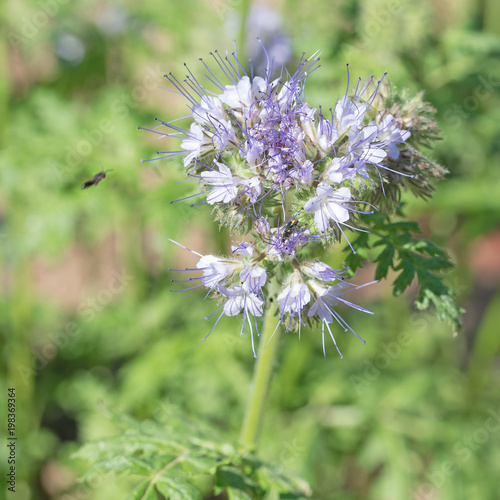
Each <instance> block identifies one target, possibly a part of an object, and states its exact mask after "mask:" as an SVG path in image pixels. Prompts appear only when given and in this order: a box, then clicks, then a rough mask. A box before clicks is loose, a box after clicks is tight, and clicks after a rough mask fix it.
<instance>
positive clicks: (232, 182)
mask: <svg viewBox="0 0 500 500" xmlns="http://www.w3.org/2000/svg"><path fill="white" fill-rule="evenodd" d="M216 165H217V166H218V167H219V171H218V172H217V171H216V170H209V171H208V172H202V173H201V177H202V178H203V180H204V181H205V182H206V183H207V184H208V185H209V186H211V187H212V189H211V190H210V192H209V194H208V196H207V203H208V204H209V205H213V204H214V203H221V202H222V203H229V202H230V201H232V200H234V199H235V198H236V196H238V188H237V185H238V180H237V179H235V178H234V177H233V174H232V173H231V170H229V168H228V167H226V165H224V164H223V163H218V162H217V163H216Z"/></svg>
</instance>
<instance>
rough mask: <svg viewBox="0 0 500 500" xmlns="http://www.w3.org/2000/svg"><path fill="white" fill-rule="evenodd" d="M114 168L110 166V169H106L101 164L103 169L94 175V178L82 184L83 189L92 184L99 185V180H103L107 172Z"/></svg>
mask: <svg viewBox="0 0 500 500" xmlns="http://www.w3.org/2000/svg"><path fill="white" fill-rule="evenodd" d="M112 170H113V169H112V168H110V169H109V170H106V171H104V168H103V166H102V165H101V171H100V172H99V173H97V174H95V175H94V178H93V179H92V180H90V181H87V182H84V183H83V184H82V189H87V188H89V187H91V186H97V184H99V182H101V181H102V180H103V179H105V178H106V173H107V172H111V171H112Z"/></svg>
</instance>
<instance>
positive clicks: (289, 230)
mask: <svg viewBox="0 0 500 500" xmlns="http://www.w3.org/2000/svg"><path fill="white" fill-rule="evenodd" d="M298 224H299V221H298V220H297V219H296V218H295V217H292V218H291V219H290V220H289V221H288V222H287V223H286V226H285V228H284V229H283V234H282V235H281V243H284V242H285V240H287V239H288V238H290V236H292V234H293V232H294V231H295V228H296V227H297V225H298Z"/></svg>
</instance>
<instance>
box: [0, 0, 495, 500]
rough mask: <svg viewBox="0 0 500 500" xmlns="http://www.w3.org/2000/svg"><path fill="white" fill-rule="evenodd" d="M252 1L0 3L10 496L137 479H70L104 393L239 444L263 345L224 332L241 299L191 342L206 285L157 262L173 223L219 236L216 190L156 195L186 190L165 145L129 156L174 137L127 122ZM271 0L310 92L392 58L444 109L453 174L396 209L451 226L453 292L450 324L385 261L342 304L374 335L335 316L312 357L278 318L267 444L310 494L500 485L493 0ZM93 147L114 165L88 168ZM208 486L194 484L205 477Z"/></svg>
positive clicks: (96, 425)
mask: <svg viewBox="0 0 500 500" xmlns="http://www.w3.org/2000/svg"><path fill="white" fill-rule="evenodd" d="M245 5H246V2H243V1H237V0H205V1H202V0H190V1H188V2H160V1H154V0H150V1H149V2H143V3H141V4H137V5H136V4H132V3H130V2H123V1H120V2H115V3H106V2H98V1H93V0H91V1H86V2H83V1H78V2H58V1H57V0H46V1H40V2H35V1H28V0H25V1H22V2H13V1H9V2H5V3H4V4H3V5H2V12H1V17H0V23H1V26H2V33H3V37H2V39H1V41H0V44H1V45H0V64H1V65H2V68H3V70H4V71H3V74H4V76H3V78H1V79H0V110H1V111H0V114H1V116H2V120H1V121H0V145H1V150H0V258H1V263H2V267H1V272H2V276H1V279H2V285H3V292H2V295H1V297H0V333H1V339H0V342H1V346H2V363H1V366H2V372H1V378H2V387H8V386H9V387H10V386H14V387H16V391H17V409H18V413H17V417H18V420H17V433H18V436H19V441H18V446H17V453H18V464H17V465H18V466H17V490H18V492H17V493H18V495H19V496H18V497H17V498H20V499H30V498H31V499H37V500H38V499H49V498H54V499H63V498H78V499H80V498H82V499H83V498H85V499H87V498H89V499H95V500H99V499H109V498H125V496H126V495H127V494H129V493H130V492H131V491H132V488H133V487H134V486H135V485H137V484H138V483H139V481H140V478H139V477H137V478H135V479H134V478H133V477H132V478H125V479H123V478H121V477H118V478H117V479H113V478H112V477H108V476H106V478H105V480H102V481H100V482H94V483H92V482H90V483H89V484H79V483H77V482H76V481H77V478H78V477H80V476H82V475H83V474H84V473H85V471H87V470H88V468H89V463H88V462H87V461H83V460H79V459H74V458H71V456H72V453H73V452H75V451H76V450H77V449H79V448H80V447H81V445H82V444H83V443H87V442H91V441H93V440H98V439H102V438H106V437H108V436H112V435H117V434H119V433H120V432H121V431H120V429H119V427H117V426H116V425H115V424H114V423H113V422H112V421H111V420H110V419H109V418H108V416H107V414H106V412H104V411H103V410H102V406H101V405H100V403H101V402H102V403H103V405H104V407H107V408H112V409H114V410H115V411H116V412H119V413H120V412H121V413H124V414H129V415H131V416H133V417H134V418H135V419H136V420H137V421H139V422H143V423H144V422H146V423H147V422H153V420H156V421H157V422H158V423H159V424H160V425H161V424H162V423H165V422H164V420H163V419H162V415H164V413H162V409H163V408H176V409H178V410H179V411H180V412H181V413H182V414H185V415H188V416H191V417H193V418H196V419H198V420H201V421H204V423H205V425H206V426H207V427H209V428H210V429H211V431H212V432H213V433H214V434H216V435H218V436H221V440H222V442H226V443H236V440H237V435H238V432H239V427H240V425H241V420H242V415H243V406H244V403H245V399H246V393H247V390H248V384H249V381H250V377H251V373H252V368H253V362H254V359H253V356H252V354H251V348H250V343H249V339H248V338H245V337H243V338H240V337H239V336H238V335H237V334H236V333H235V332H237V331H239V329H238V319H237V318H236V319H234V320H231V319H224V322H223V323H222V324H220V325H219V326H218V328H217V330H216V331H215V333H214V334H213V335H212V336H211V337H210V338H209V339H208V340H207V342H204V343H201V342H200V339H201V338H202V337H204V336H205V335H206V333H208V331H209V328H210V326H211V323H208V322H206V321H205V320H204V319H203V318H204V317H205V316H208V315H209V314H211V313H212V312H213V311H214V310H215V308H216V307H215V304H213V303H210V302H209V301H208V300H207V301H204V300H203V298H204V296H203V293H202V292H198V291H196V290H193V291H190V292H183V293H170V292H169V281H170V279H171V277H172V276H171V274H170V273H169V272H168V267H169V266H170V267H187V266H189V265H190V264H191V263H192V262H191V260H190V255H186V253H184V252H180V251H178V250H179V249H178V248H176V247H174V246H173V245H172V244H171V243H170V242H169V241H168V238H173V239H175V240H177V241H181V242H183V243H184V244H186V245H187V246H189V247H190V248H193V249H195V250H197V251H200V252H202V253H209V252H217V251H223V250H224V249H225V248H226V247H227V245H228V243H229V242H228V239H227V235H226V234H225V233H224V232H223V231H222V232H219V230H218V228H217V226H216V225H215V224H212V223H211V222H210V214H209V212H208V209H207V207H196V208H193V209H189V207H188V205H187V204H183V203H182V202H180V203H176V204H172V205H170V204H169V202H170V201H172V200H175V199H178V198H181V197H183V196H185V195H187V194H189V193H190V186H189V185H187V184H178V183H177V182H178V181H180V180H182V177H183V176H182V168H181V166H180V165H179V162H178V161H163V160H161V161H155V162H151V163H145V164H141V163H140V159H141V158H144V159H149V158H152V157H154V156H155V155H154V152H155V151H156V149H159V150H162V151H166V150H168V149H176V148H177V147H178V145H176V144H174V143H169V142H168V141H165V140H162V141H157V140H156V137H154V136H153V134H147V133H145V132H143V131H137V126H138V125H141V126H145V127H149V126H152V124H153V123H154V122H153V118H154V117H156V116H159V117H161V118H162V119H165V120H168V119H173V118H175V117H178V116H183V115H186V114H187V111H186V108H185V102H184V101H183V100H182V99H179V98H178V97H177V96H176V95H175V94H172V93H170V92H166V91H164V90H162V89H160V87H161V86H164V85H165V84H164V79H162V75H163V74H164V73H166V72H169V71H173V72H174V73H175V74H176V75H177V76H178V77H182V75H183V74H184V71H185V70H184V67H183V66H182V63H183V62H184V61H187V62H188V63H189V64H190V68H192V69H193V70H194V71H195V72H196V73H197V74H202V71H201V66H199V65H198V66H197V59H198V58H199V57H208V55H207V52H208V51H209V50H213V49H215V48H218V49H220V50H221V51H223V50H225V49H228V50H232V42H231V40H232V39H234V38H239V37H240V33H239V28H238V25H239V24H238V23H239V19H241V10H242V9H244V7H245ZM276 6H277V8H278V9H279V12H280V13H281V15H282V18H283V26H284V29H285V30H286V32H287V33H288V34H289V36H290V40H291V44H292V49H293V54H294V58H295V59H298V58H299V57H300V54H301V53H302V52H303V51H304V52H306V53H307V54H311V53H313V52H314V51H316V50H318V49H319V50H322V51H323V55H322V68H321V69H320V70H318V71H317V72H315V74H314V75H312V77H311V78H310V79H309V80H308V85H309V87H308V95H309V96H310V101H309V104H310V105H311V106H316V105H318V104H319V103H328V102H330V103H332V105H333V104H334V103H335V101H336V99H337V97H338V96H339V95H342V94H343V92H344V89H345V86H346V81H347V74H346V70H345V64H346V63H347V62H349V68H350V73H351V75H353V76H354V77H357V76H358V75H359V76H361V77H364V76H366V75H367V74H370V73H372V74H376V75H379V74H382V73H383V72H385V71H387V72H388V73H389V74H388V77H389V79H390V81H391V83H392V84H394V85H395V86H397V87H398V88H404V87H407V88H409V89H410V90H411V91H413V92H416V91H419V90H421V89H424V90H425V91H426V94H425V98H426V100H428V101H430V102H431V103H432V104H433V105H434V106H435V107H436V108H437V110H438V115H437V119H438V122H439V124H440V126H441V128H442V130H443V135H444V140H443V141H442V142H441V143H439V145H438V147H436V149H435V151H434V152H433V153H432V154H433V155H434V157H435V158H436V159H437V160H438V162H439V163H441V164H442V165H445V166H446V167H447V168H448V169H449V170H450V172H451V174H450V177H449V179H447V180H446V181H444V182H442V183H441V184H440V185H439V186H438V189H437V191H436V193H435V196H434V198H433V199H432V200H431V201H429V202H422V201H412V200H408V211H409V215H410V217H413V218H418V220H419V222H420V226H421V227H422V228H423V230H424V235H423V236H424V237H425V238H426V239H432V240H433V241H437V242H438V243H439V245H440V246H441V247H444V248H447V249H449V253H450V255H451V257H452V260H453V261H454V262H455V264H456V270H455V271H454V272H452V273H451V274H450V275H449V277H448V280H449V282H450V285H451V286H452V287H453V288H455V289H457V290H458V292H459V301H460V303H461V305H462V306H464V307H465V308H466V309H467V314H466V316H465V326H464V330H463V331H462V332H459V333H458V335H456V336H453V332H452V329H451V328H449V327H448V326H447V325H446V324H445V323H441V322H439V321H437V319H436V315H435V314H434V313H433V312H429V313H426V314H422V313H418V312H416V311H414V310H412V308H411V304H412V299H413V297H412V291H411V289H410V291H409V292H407V293H405V294H404V295H403V296H400V297H398V298H395V297H392V296H391V293H390V289H389V287H388V286H386V284H385V283H384V282H382V283H380V284H379V285H376V286H374V287H371V288H372V290H375V291H372V292H370V291H369V289H366V293H364V294H363V295H361V293H358V295H356V296H353V297H352V300H354V301H356V302H357V303H360V304H362V305H363V306H368V307H370V309H372V310H373V311H375V312H376V314H375V316H374V317H372V316H370V317H365V316H364V315H360V314H356V313H355V311H353V310H348V309H346V310H344V311H343V312H342V314H343V315H344V317H345V319H346V320H347V322H348V323H349V324H350V325H352V326H353V328H354V329H355V330H356V331H357V332H359V333H360V335H361V336H363V337H364V338H365V340H366V341H367V344H366V346H364V345H362V344H361V342H359V341H358V340H357V339H356V338H355V337H354V336H352V335H347V334H346V335H342V334H339V335H338V338H337V341H338V342H340V343H341V346H342V351H343V353H344V355H345V357H344V359H343V360H340V359H338V357H337V356H336V354H335V352H334V351H333V349H330V352H329V355H328V357H327V358H326V359H323V355H322V349H321V342H320V335H319V334H318V332H317V331H311V332H303V335H302V338H301V340H300V342H299V339H298V338H297V337H296V336H294V335H291V334H289V335H286V336H285V337H284V339H283V341H282V345H281V353H280V363H279V366H278V367H277V370H276V375H275V378H274V381H273V385H272V388H271V394H270V398H269V409H268V413H267V416H266V420H265V428H264V432H263V438H262V450H261V453H260V456H261V457H263V458H265V460H267V461H269V462H273V463H275V464H276V467H277V468H278V469H279V468H280V467H281V468H283V469H286V470H287V471H288V472H289V473H292V474H297V475H298V476H300V477H303V478H305V479H306V480H307V481H308V482H309V484H310V485H311V487H312V491H313V495H312V497H313V498H317V499H331V498H338V499H343V500H349V499H353V500H354V499H384V500H391V499H395V500H396V499H397V500H400V499H402V498H408V499H412V500H413V499H425V498H433V499H453V500H456V499H460V498H467V499H478V500H487V499H494V498H498V497H497V495H498V463H499V462H500V446H499V444H500V432H499V431H500V401H499V399H498V390H497V387H498V383H499V381H500V376H499V370H498V356H499V354H500V349H499V348H500V345H499V340H498V330H497V328H498V325H499V324H500V306H499V300H500V295H499V282H500V268H499V265H498V262H499V259H498V254H499V250H500V236H499V235H500V231H499V223H498V221H499V220H500V202H499V199H500V198H499V197H498V193H499V192H500V170H499V169H498V165H499V158H500V147H499V145H500V106H499V104H500V102H499V101H500V97H499V96H500V94H499V92H498V89H499V86H500V65H499V64H498V57H499V54H500V15H499V7H498V3H497V2H495V1H494V0H485V1H483V2H472V1H471V0H461V1H459V2H455V3H452V2H445V1H444V0H440V1H438V2H431V1H430V0H424V1H422V2H418V3H417V2H409V1H406V0H395V1H392V0H376V1H368V0H358V1H355V2H349V1H347V0H342V1H339V2H328V1H326V0H312V1H309V2H299V1H298V0H283V1H282V2H279V3H277V4H276ZM295 62H296V61H292V62H291V63H290V64H291V66H292V67H293V66H294V64H295ZM101 163H102V165H103V166H104V168H105V169H113V172H110V173H109V174H108V175H107V177H106V179H105V180H104V181H103V182H102V183H101V184H100V185H99V186H97V187H94V188H90V189H88V190H85V191H82V190H81V189H80V186H81V184H82V183H83V182H84V181H86V180H88V179H90V178H92V176H93V175H94V174H96V173H97V172H98V171H99V170H100V168H101V166H100V164H101ZM342 255H344V254H342V252H341V251H340V250H339V251H338V252H337V251H336V252H334V253H332V255H331V256H330V263H331V264H335V263H338V262H339V261H340V260H341V259H342ZM365 272H366V273H368V274H370V273H371V276H373V275H374V273H375V270H374V269H368V270H365ZM371 276H370V277H371ZM361 281H363V280H362V279H361V278H360V282H361ZM365 281H366V280H365ZM5 398H6V396H5ZM5 410H6V408H5V404H2V405H1V409H0V416H1V419H2V422H5V421H6V420H5ZM152 425H153V424H152ZM154 425H156V424H154ZM6 453H7V451H6V449H5V447H3V449H2V451H1V453H0V472H1V473H2V476H3V477H5V476H4V473H5V471H6V467H7V459H6ZM212 486H213V485H211V484H209V482H207V483H206V484H200V486H199V488H200V489H201V490H202V491H205V492H206V496H205V498H211V497H210V493H209V492H210V491H211V488H212ZM2 487H3V486H2ZM224 495H225V494H224V493H221V494H220V495H219V496H217V498H225V496H224ZM269 498H275V497H271V496H270V497H269Z"/></svg>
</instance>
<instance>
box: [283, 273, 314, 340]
mask: <svg viewBox="0 0 500 500" xmlns="http://www.w3.org/2000/svg"><path fill="white" fill-rule="evenodd" d="M277 300H278V306H279V310H280V312H281V317H280V323H283V316H284V315H285V314H286V313H288V312H291V313H292V315H291V318H290V323H289V324H288V327H287V330H288V328H290V325H291V323H292V320H293V318H294V317H295V316H297V317H298V318H299V333H300V324H301V323H302V316H301V313H302V309H304V307H305V305H306V304H307V303H308V302H309V301H310V300H311V294H310V292H309V288H308V287H307V285H306V284H305V283H304V281H303V280H302V276H301V275H300V272H299V271H294V272H293V273H292V274H291V275H290V277H289V278H288V280H287V284H286V286H285V288H283V291H282V292H281V293H280V294H279V295H278V298H277Z"/></svg>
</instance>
